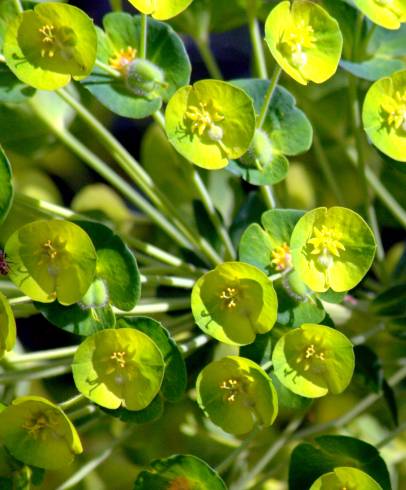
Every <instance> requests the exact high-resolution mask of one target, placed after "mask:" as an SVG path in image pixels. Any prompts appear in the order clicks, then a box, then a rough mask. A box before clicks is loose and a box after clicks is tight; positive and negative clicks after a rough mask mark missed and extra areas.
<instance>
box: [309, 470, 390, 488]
mask: <svg viewBox="0 0 406 490" xmlns="http://www.w3.org/2000/svg"><path fill="white" fill-rule="evenodd" d="M358 489H359V490H382V487H381V486H380V485H379V483H377V482H376V481H375V480H374V479H373V478H372V477H370V476H369V475H368V474H367V473H364V472H363V471H361V470H359V469H357V468H352V467H338V468H334V471H332V472H331V473H325V474H324V475H322V476H320V478H318V479H317V480H316V481H315V482H314V483H313V485H312V486H311V487H310V490H358Z"/></svg>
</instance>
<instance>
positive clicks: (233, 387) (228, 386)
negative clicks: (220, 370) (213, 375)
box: [220, 378, 241, 403]
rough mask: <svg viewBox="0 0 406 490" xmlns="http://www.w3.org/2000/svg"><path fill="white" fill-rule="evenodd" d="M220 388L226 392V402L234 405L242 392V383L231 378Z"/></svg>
mask: <svg viewBox="0 0 406 490" xmlns="http://www.w3.org/2000/svg"><path fill="white" fill-rule="evenodd" d="M220 388H221V389H222V390H224V391H225V393H224V401H226V402H228V403H234V402H235V401H236V400H237V396H238V395H239V394H240V392H241V388H240V383H239V381H238V380H236V379H234V378H229V379H227V380H225V381H223V382H222V383H221V384H220Z"/></svg>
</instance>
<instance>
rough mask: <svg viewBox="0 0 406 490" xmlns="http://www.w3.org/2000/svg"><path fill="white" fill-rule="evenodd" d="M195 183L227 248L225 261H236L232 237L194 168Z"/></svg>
mask: <svg viewBox="0 0 406 490" xmlns="http://www.w3.org/2000/svg"><path fill="white" fill-rule="evenodd" d="M192 171H193V183H194V185H195V189H196V191H197V193H198V195H199V197H200V200H201V202H202V204H203V206H204V208H205V210H206V212H207V214H208V215H209V218H210V220H211V222H212V223H213V226H214V228H215V230H216V232H217V234H218V236H219V237H220V239H221V241H222V242H223V245H224V247H225V259H226V260H234V259H235V258H236V251H235V248H234V245H233V244H232V242H231V238H230V235H229V233H228V231H227V229H226V227H225V225H224V223H223V222H222V220H221V219H220V216H219V214H218V212H217V210H216V208H215V207H214V204H213V201H212V199H211V196H210V194H209V192H208V190H207V188H206V186H205V185H204V182H203V180H202V178H201V177H200V174H199V172H198V171H197V170H196V169H195V168H194V167H193V168H192Z"/></svg>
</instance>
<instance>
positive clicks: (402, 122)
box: [381, 91, 406, 131]
mask: <svg viewBox="0 0 406 490" xmlns="http://www.w3.org/2000/svg"><path fill="white" fill-rule="evenodd" d="M381 107H382V109H383V111H384V112H385V113H386V121H387V124H388V125H389V127H391V128H395V129H400V128H402V129H403V131H406V92H405V93H404V94H403V95H402V94H401V93H400V92H399V91H396V93H395V96H394V97H393V98H392V99H389V100H388V101H386V102H385V103H384V104H382V106H381Z"/></svg>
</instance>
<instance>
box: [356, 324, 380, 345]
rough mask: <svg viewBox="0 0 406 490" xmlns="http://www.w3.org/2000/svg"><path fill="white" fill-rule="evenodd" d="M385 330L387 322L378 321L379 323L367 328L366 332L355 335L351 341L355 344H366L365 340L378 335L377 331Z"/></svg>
mask: <svg viewBox="0 0 406 490" xmlns="http://www.w3.org/2000/svg"><path fill="white" fill-rule="evenodd" d="M384 330H385V324H384V323H378V325H374V326H373V327H372V328H370V329H369V330H367V331H366V332H362V333H361V334H359V335H354V337H351V342H352V343H353V345H361V344H365V342H366V341H367V340H368V339H370V338H371V337H373V336H374V335H376V334H377V333H380V332H383V331H384Z"/></svg>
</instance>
